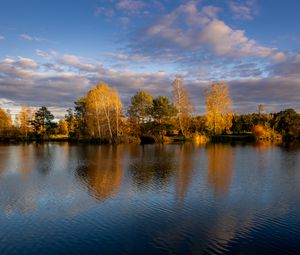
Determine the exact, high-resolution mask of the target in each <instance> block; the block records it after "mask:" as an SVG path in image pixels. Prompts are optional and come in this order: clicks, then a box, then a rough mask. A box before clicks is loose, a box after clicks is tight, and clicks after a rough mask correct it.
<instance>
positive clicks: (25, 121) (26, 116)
mask: <svg viewBox="0 0 300 255" xmlns="http://www.w3.org/2000/svg"><path fill="white" fill-rule="evenodd" d="M32 119H33V110H32V109H31V108H30V107H28V106H22V107H21V110H20V112H19V113H18V115H17V117H16V120H17V123H18V127H19V131H20V134H21V136H23V137H25V138H28V135H29V133H30V132H31V131H32V128H31V125H30V122H31V121H32Z"/></svg>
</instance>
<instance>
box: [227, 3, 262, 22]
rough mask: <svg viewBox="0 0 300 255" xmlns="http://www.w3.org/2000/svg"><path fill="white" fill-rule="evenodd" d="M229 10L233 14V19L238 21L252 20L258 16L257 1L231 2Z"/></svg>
mask: <svg viewBox="0 0 300 255" xmlns="http://www.w3.org/2000/svg"><path fill="white" fill-rule="evenodd" d="M229 9H230V10H231V11H232V12H233V14H234V15H233V18H234V19H237V20H252V19H253V18H254V16H256V15H258V8H257V6H256V1H255V0H246V1H243V2H237V1H230V2H229Z"/></svg>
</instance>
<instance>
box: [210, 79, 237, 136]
mask: <svg viewBox="0 0 300 255" xmlns="http://www.w3.org/2000/svg"><path fill="white" fill-rule="evenodd" d="M205 98H206V112H207V114H206V124H207V128H208V130H210V131H211V132H212V133H213V134H221V133H223V132H227V131H228V130H229V129H230V127H231V125H232V112H231V105H232V102H231V98H230V94H229V91H228V84H227V83H224V82H222V83H213V84H211V85H210V86H209V88H208V89H207V90H206V91H205Z"/></svg>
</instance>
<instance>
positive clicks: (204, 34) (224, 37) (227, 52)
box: [139, 1, 276, 58]
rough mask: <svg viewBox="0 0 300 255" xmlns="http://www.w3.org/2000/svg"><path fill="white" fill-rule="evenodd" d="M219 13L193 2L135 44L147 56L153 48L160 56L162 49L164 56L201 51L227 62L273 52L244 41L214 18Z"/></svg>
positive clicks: (237, 32) (267, 54) (241, 32)
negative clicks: (137, 44)
mask: <svg viewBox="0 0 300 255" xmlns="http://www.w3.org/2000/svg"><path fill="white" fill-rule="evenodd" d="M219 12H220V9H219V8H217V7H214V6H206V7H203V8H202V9H201V10H200V9H198V7H197V1H189V2H187V3H184V4H182V5H180V6H179V7H178V8H177V9H175V10H174V11H173V12H171V13H169V14H166V15H165V16H164V17H162V18H161V19H160V20H159V21H158V22H157V23H156V24H154V25H153V26H151V27H149V28H148V29H147V30H146V32H145V34H144V37H141V38H140V41H139V43H140V44H142V45H143V46H142V48H143V51H145V47H149V52H150V53H151V49H152V50H153V49H155V47H157V49H159V51H160V52H161V49H162V48H164V49H165V50H166V52H167V51H170V50H172V49H174V51H177V52H179V51H181V52H182V51H183V50H186V51H188V52H191V51H201V50H202V51H205V52H207V51H209V52H210V53H212V54H213V55H215V56H221V57H229V58H238V57H258V58H266V57H271V56H272V54H273V53H274V51H276V49H275V48H271V47H265V46H262V45H260V44H259V43H257V42H256V41H255V40H253V39H250V38H248V37H247V36H246V35H245V31H243V30H238V29H233V28H231V27H230V26H229V25H227V24H225V22H224V21H222V20H220V19H219V18H218V17H217V15H218V13H219ZM147 42H149V45H147ZM176 47H177V49H176ZM178 47H179V48H178ZM146 53H147V51H146Z"/></svg>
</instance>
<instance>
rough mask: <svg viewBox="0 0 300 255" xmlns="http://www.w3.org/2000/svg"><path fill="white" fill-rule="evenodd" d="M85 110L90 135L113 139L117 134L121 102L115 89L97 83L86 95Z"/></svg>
mask: <svg viewBox="0 0 300 255" xmlns="http://www.w3.org/2000/svg"><path fill="white" fill-rule="evenodd" d="M86 111H87V113H86V114H87V120H88V127H89V131H90V134H91V135H92V136H94V137H98V138H109V139H110V140H113V139H114V138H115V137H117V136H118V135H119V123H120V118H121V111H122V103H121V99H120V96H119V93H118V91H117V90H116V89H112V88H110V87H109V86H108V85H107V84H105V83H103V82H101V83H100V84H97V85H96V86H95V87H94V88H92V89H91V90H90V91H89V92H88V94H87V96H86Z"/></svg>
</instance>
